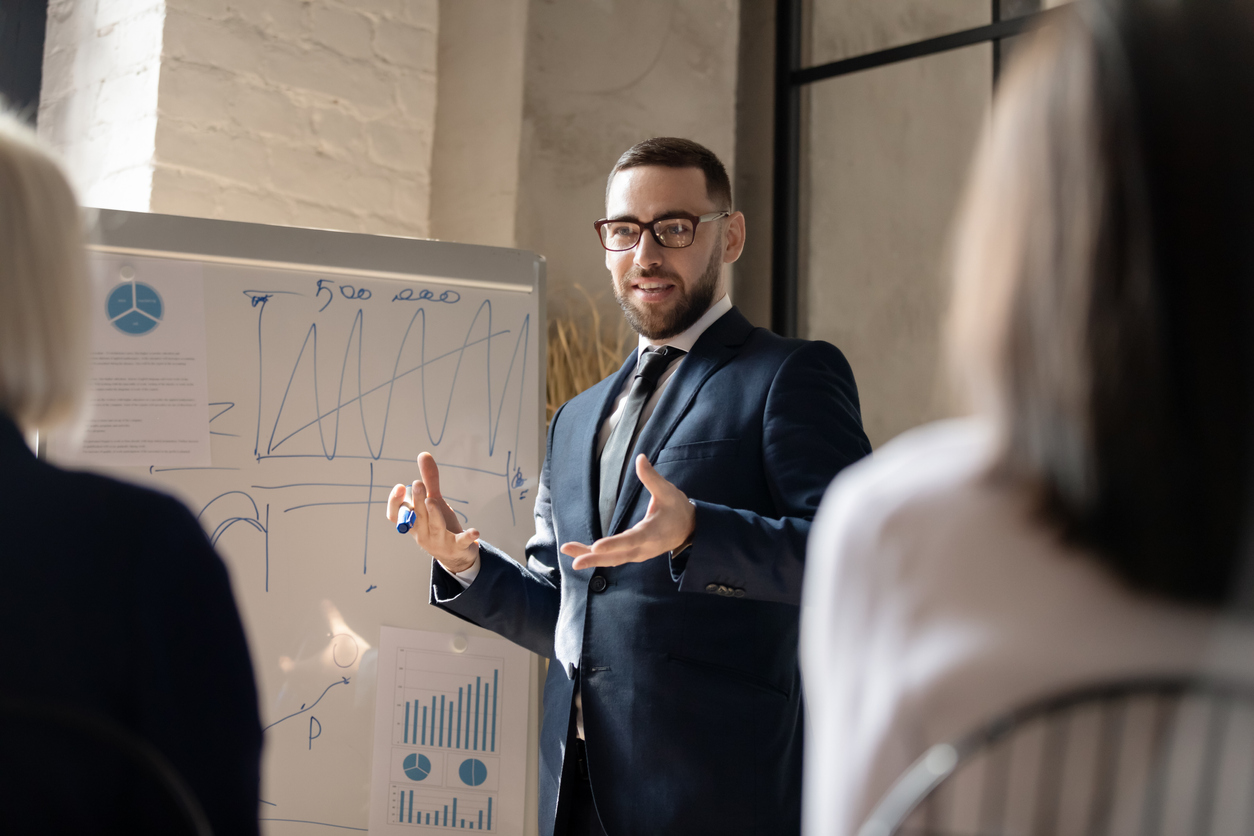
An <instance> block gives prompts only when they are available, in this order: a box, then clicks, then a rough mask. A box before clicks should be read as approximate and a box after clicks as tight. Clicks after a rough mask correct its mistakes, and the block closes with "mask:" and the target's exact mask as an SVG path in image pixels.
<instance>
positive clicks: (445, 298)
mask: <svg viewBox="0 0 1254 836" xmlns="http://www.w3.org/2000/svg"><path fill="white" fill-rule="evenodd" d="M333 287H336V283H335V282H333V281H331V280H330V279H318V290H317V292H316V293H315V294H314V296H315V298H317V297H320V296H322V294H323V293H324V292H325V293H326V294H327V301H326V302H324V303H322V307H321V308H318V313H322V312H323V311H325V310H326V309H327V305H330V304H331V303H332V302H334V301H335V291H333V290H332V289H331V288H333ZM339 288H340V295H341V296H343V297H344V298H345V299H360V300H362V301H365V300H366V299H369V298H370V297H371V296H372V295H373V294H372V293H371V292H370V289H369V288H366V287H353V286H352V285H351V284H342V285H339ZM461 298H462V297H461V294H460V293H458V292H457V291H456V290H445V291H443V292H441V293H440V295H439V296H437V295H435V293H433V292H432V291H430V290H428V289H427V288H423V289H422V290H419V291H418V293H417V294H416V295H415V294H414V290H413V288H409V287H407V288H405V289H404V290H402V291H401V292H400V293H398V294H396V295H395V296H393V297H392V301H393V302H425V301H431V302H445V303H448V304H450V305H451V304H453V303H454V302H458V301H460V300H461ZM254 304H256V303H254Z"/></svg>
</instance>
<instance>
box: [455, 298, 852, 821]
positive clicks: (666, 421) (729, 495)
mask: <svg viewBox="0 0 1254 836" xmlns="http://www.w3.org/2000/svg"><path fill="white" fill-rule="evenodd" d="M635 366H636V354H635V352H633V353H632V355H631V357H629V358H628V360H627V362H626V363H625V364H624V365H623V367H622V369H620V370H619V372H618V373H617V374H615V375H613V376H612V377H610V378H607V379H606V380H604V381H602V382H601V383H599V384H597V385H596V386H594V387H592V388H591V389H589V390H588V391H586V392H584V393H582V394H580V395H579V396H578V397H575V398H573V399H572V400H570V401H569V402H568V403H566V404H565V405H563V406H562V408H561V409H559V410H558V412H557V414H556V415H554V416H553V420H552V422H551V423H550V426H549V435H548V451H547V455H546V456H545V462H544V469H543V471H542V474H541V478H540V488H539V492H538V494H537V499H536V511H535V516H536V534H535V537H534V538H532V539H531V541H530V542H529V543H528V544H527V566H526V567H522V566H520V565H519V564H517V563H515V562H514V561H512V560H511V559H510V558H509V557H507V556H506V555H504V554H502V553H501V552H499V551H498V550H496V549H494V548H492V547H491V546H489V545H486V544H483V545H481V546H480V555H481V560H482V568H481V570H480V572H479V575H478V577H477V578H476V579H475V581H474V583H473V584H471V585H470V587H469V588H467V589H465V590H464V591H463V590H462V588H461V586H460V585H459V584H458V583H457V581H456V579H455V578H453V577H451V576H450V575H448V574H447V573H445V572H444V570H443V569H442V568H441V567H440V566H439V564H438V563H434V562H433V570H432V602H433V603H434V604H435V605H436V606H439V607H442V608H444V609H445V610H447V611H449V612H451V613H454V614H455V615H458V616H460V617H462V618H464V619H466V620H468V621H471V622H473V623H475V624H479V625H481V626H483V627H486V628H488V629H490V630H493V631H495V632H497V633H499V634H501V635H503V636H505V637H507V638H509V639H511V640H513V641H515V642H517V643H518V644H521V645H523V646H524V647H527V648H528V649H530V650H532V651H534V652H536V653H539V654H541V655H543V656H546V657H549V658H550V659H552V660H553V662H551V663H550V665H549V673H548V680H547V682H546V685H545V695H544V725H543V728H542V731H541V740H540V830H541V832H542V833H544V834H552V833H553V832H554V827H555V819H556V817H557V812H558V797H559V794H560V791H561V782H562V779H563V767H564V766H566V769H569V766H568V765H565V764H564V761H565V751H566V742H567V735H568V730H569V728H570V724H571V712H572V699H573V695H574V692H575V688H576V679H577V678H578V681H579V683H580V685H579V687H580V691H581V693H582V699H583V711H584V729H585V734H586V737H587V753H588V770H589V776H590V779H591V781H592V791H593V795H594V797H595V799H596V804H597V809H598V812H599V813H600V816H601V819H602V822H603V823H604V825H605V827H606V830H607V832H609V833H610V834H613V836H625V834H658V833H668V834H669V833H683V834H701V833H719V834H727V833H781V834H782V833H797V832H799V831H800V827H801V824H800V822H801V740H802V725H801V721H802V703H801V680H800V677H799V674H798V668H797V632H798V615H799V609H798V605H799V602H800V595H801V575H802V569H803V567H804V561H805V545H806V536H807V534H808V533H809V530H810V521H811V520H812V519H813V517H814V513H815V510H816V509H817V507H818V504H819V500H820V499H821V498H822V496H823V491H824V490H825V489H826V487H827V485H828V483H830V482H831V480H832V477H834V476H835V475H836V473H837V472H838V471H839V470H840V469H841V468H843V467H845V466H846V465H848V464H850V463H852V462H854V461H856V460H857V459H859V458H861V457H862V456H864V455H866V454H867V453H869V452H870V449H871V448H870V443H869V442H868V441H867V438H866V435H865V434H864V433H863V431H862V423H861V416H860V414H859V410H858V394H857V388H856V387H855V385H854V380H853V373H852V372H851V371H850V368H849V364H848V363H847V362H846V361H845V358H844V356H843V355H842V354H841V353H840V351H839V350H837V349H836V348H835V347H834V346H831V345H829V344H827V343H823V342H808V341H803V340H789V339H783V338H780V337H778V336H776V335H774V334H772V333H771V332H769V331H766V330H764V329H761V328H754V327H753V326H752V325H750V324H749V322H748V321H747V320H746V319H745V318H744V317H743V316H742V315H741V314H740V312H739V311H737V310H735V309H733V310H731V311H730V312H728V313H727V314H726V315H724V316H723V317H721V318H720V319H719V320H718V321H717V322H715V323H714V324H713V325H711V326H710V327H709V329H708V330H707V331H706V332H705V333H704V334H702V335H701V337H700V338H699V339H698V340H697V343H696V345H695V346H693V350H692V351H691V352H690V353H689V354H688V356H687V357H686V358H685V359H684V361H683V364H682V365H681V366H680V367H679V368H678V369H677V370H676V372H675V374H674V376H673V377H672V378H671V380H670V383H669V384H668V386H667V388H666V390H665V392H664V393H663V394H662V397H661V398H660V399H659V401H658V404H657V407H656V409H655V411H654V413H653V415H652V417H651V418H650V419H649V421H648V423H647V424H646V425H645V427H644V429H643V430H642V432H641V434H640V439H639V441H638V442H637V445H636V449H635V451H634V453H633V455H632V458H633V460H634V458H635V455H636V454H639V453H645V454H646V455H647V456H648V457H649V460H650V461H652V462H653V463H654V464H655V466H656V467H657V469H658V471H659V472H660V473H661V474H662V475H663V476H665V477H666V478H667V479H668V480H670V481H671V482H673V483H674V484H675V485H677V486H678V487H679V488H680V489H681V490H683V491H684V492H685V493H686V494H687V495H688V496H689V497H690V498H691V499H692V500H693V502H694V503H695V505H696V509H697V513H696V518H697V523H696V531H695V540H694V542H693V546H692V548H691V549H690V550H688V551H686V552H684V553H683V554H680V555H677V556H676V557H675V558H674V559H673V560H672V559H669V558H667V557H666V556H660V557H658V558H655V559H653V560H649V561H646V562H644V563H633V564H628V565H626V566H620V567H616V568H611V569H597V570H591V569H586V570H582V571H578V572H576V571H574V570H573V569H572V568H571V559H570V558H569V557H566V556H565V555H562V554H560V553H559V552H558V551H557V547H558V546H559V545H561V544H562V543H565V542H569V541H577V542H581V543H591V542H592V541H593V540H596V539H598V538H599V537H601V536H602V532H601V531H600V522H599V515H598V512H597V492H598V484H599V476H598V472H597V467H598V463H597V455H596V446H597V434H598V431H599V429H600V427H601V424H602V423H603V422H604V420H605V419H606V417H607V416H608V415H609V413H610V411H611V409H612V407H613V403H614V398H615V396H616V395H617V393H618V392H619V391H620V390H621V389H622V387H623V385H624V384H625V382H626V380H627V378H628V375H630V374H632V372H633V370H634V369H635ZM648 502H649V494H648V492H647V491H645V490H643V488H642V486H641V484H640V481H639V479H638V478H637V477H636V474H635V469H634V468H633V467H629V468H628V475H627V477H626V479H625V480H624V484H623V488H622V490H621V492H620V495H619V500H618V505H617V508H616V510H615V513H614V519H613V523H612V532H610V533H616V532H619V531H622V530H623V529H626V528H629V527H630V526H632V525H634V524H635V523H637V522H639V521H640V519H642V518H643V516H644V513H645V510H646V508H647V506H648ZM566 774H567V775H569V772H567V773H566Z"/></svg>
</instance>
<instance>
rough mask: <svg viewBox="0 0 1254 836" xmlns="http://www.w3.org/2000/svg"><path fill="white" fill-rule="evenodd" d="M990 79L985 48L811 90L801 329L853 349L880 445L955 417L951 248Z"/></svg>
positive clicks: (868, 423)
mask: <svg viewBox="0 0 1254 836" xmlns="http://www.w3.org/2000/svg"><path fill="white" fill-rule="evenodd" d="M991 88H992V45H991V44H988V43H984V44H977V45H975V46H971V47H967V48H965V49H961V50H954V51H951V52H945V53H940V54H937V55H930V56H927V57H924V58H918V59H915V60H913V61H906V62H902V63H899V64H892V65H889V66H885V67H880V68H877V69H874V70H868V71H865V72H860V73H854V74H852V75H847V76H842V77H839V78H833V79H829V80H827V81H822V82H818V83H816V84H812V85H809V86H808V87H807V88H806V91H805V92H804V93H803V96H804V97H805V103H806V104H805V107H806V126H805V134H804V141H805V148H804V149H803V169H802V171H803V173H802V183H801V186H802V212H803V215H802V227H801V236H802V241H801V251H800V256H801V276H800V282H799V284H800V288H799V290H800V294H801V299H800V302H801V306H800V310H801V322H800V330H801V332H802V335H803V336H806V337H809V338H811V339H823V340H827V341H828V342H831V343H834V344H835V345H836V346H838V347H839V348H840V349H841V350H842V351H843V352H844V353H845V356H846V357H848V358H849V362H850V363H851V365H852V366H853V371H854V375H855V377H856V379H857V382H858V390H859V392H860V393H861V398H862V418H863V424H864V425H865V427H866V430H867V434H868V435H869V436H870V438H871V442H872V443H873V444H876V445H879V444H882V443H883V442H885V441H887V440H888V439H889V438H891V437H892V436H894V435H896V434H898V433H900V432H901V431H903V430H905V429H908V428H909V427H912V426H915V425H917V424H920V423H923V422H925V421H928V420H931V419H934V418H937V417H941V416H943V415H945V414H946V413H947V404H948V399H947V396H946V394H945V390H944V388H943V386H942V382H941V376H940V372H941V359H940V320H941V316H942V315H943V312H944V307H945V301H946V299H947V295H948V294H947V289H946V288H947V280H946V278H945V274H944V269H945V265H944V255H945V248H946V244H947V236H948V234H949V230H950V226H951V221H952V216H953V210H954V208H955V205H956V203H957V201H958V198H959V193H960V190H961V188H962V184H963V180H964V178H965V175H966V172H967V169H968V166H969V164H970V160H971V156H972V154H973V152H974V149H975V145H976V143H977V141H978V139H979V136H980V132H981V130H982V125H983V124H984V117H985V113H986V111H987V108H988V105H989V101H990V98H991Z"/></svg>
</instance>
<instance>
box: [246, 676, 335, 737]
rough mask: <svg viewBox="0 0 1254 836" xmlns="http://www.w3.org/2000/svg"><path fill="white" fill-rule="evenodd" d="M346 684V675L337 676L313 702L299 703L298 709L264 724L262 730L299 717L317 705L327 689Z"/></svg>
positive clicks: (267, 729)
mask: <svg viewBox="0 0 1254 836" xmlns="http://www.w3.org/2000/svg"><path fill="white" fill-rule="evenodd" d="M348 684H349V679H348V677H347V676H343V677H340V678H339V679H337V680H336V681H335V682H332V683H331V684H330V685H328V686H327V687H326V688H324V689H323V691H322V693H321V694H319V695H318V699H316V700H314V701H313V702H311V703H309V704H308V705H304V704H302V705H301V707H300V711H293V712H292V713H291V714H289V715H287V716H286V717H280V718H279V719H278V720H275V721H274V722H273V723H271V724H270V725H268V726H266V727H265V728H264V729H262V731H269V730H270V729H272V728H274V727H275V726H277V725H278V724H279V723H282V722H283V721H284V720H290V719H292V718H293V717H299V716H300V715H302V714H305V713H307V712H309V711H312V710H313V707H314V706H315V705H317V704H318V703H320V702H322V698H323V697H325V696H326V695H327V691H330V690H331V689H332V688H334V687H335V686H336V685H348Z"/></svg>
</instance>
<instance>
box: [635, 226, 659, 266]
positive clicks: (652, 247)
mask: <svg viewBox="0 0 1254 836" xmlns="http://www.w3.org/2000/svg"><path fill="white" fill-rule="evenodd" d="M663 249H665V248H664V247H663V246H662V245H661V244H659V243H658V242H657V239H656V238H654V237H653V232H652V231H650V230H648V229H645V230H643V231H642V232H641V233H640V240H639V241H637V242H636V251H635V255H634V256H633V257H632V262H633V263H634V264H635V265H636V266H637V267H639V268H641V269H645V268H648V267H656V266H657V265H659V264H661V263H662V260H663V258H664V256H663V253H662V250H663Z"/></svg>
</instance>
